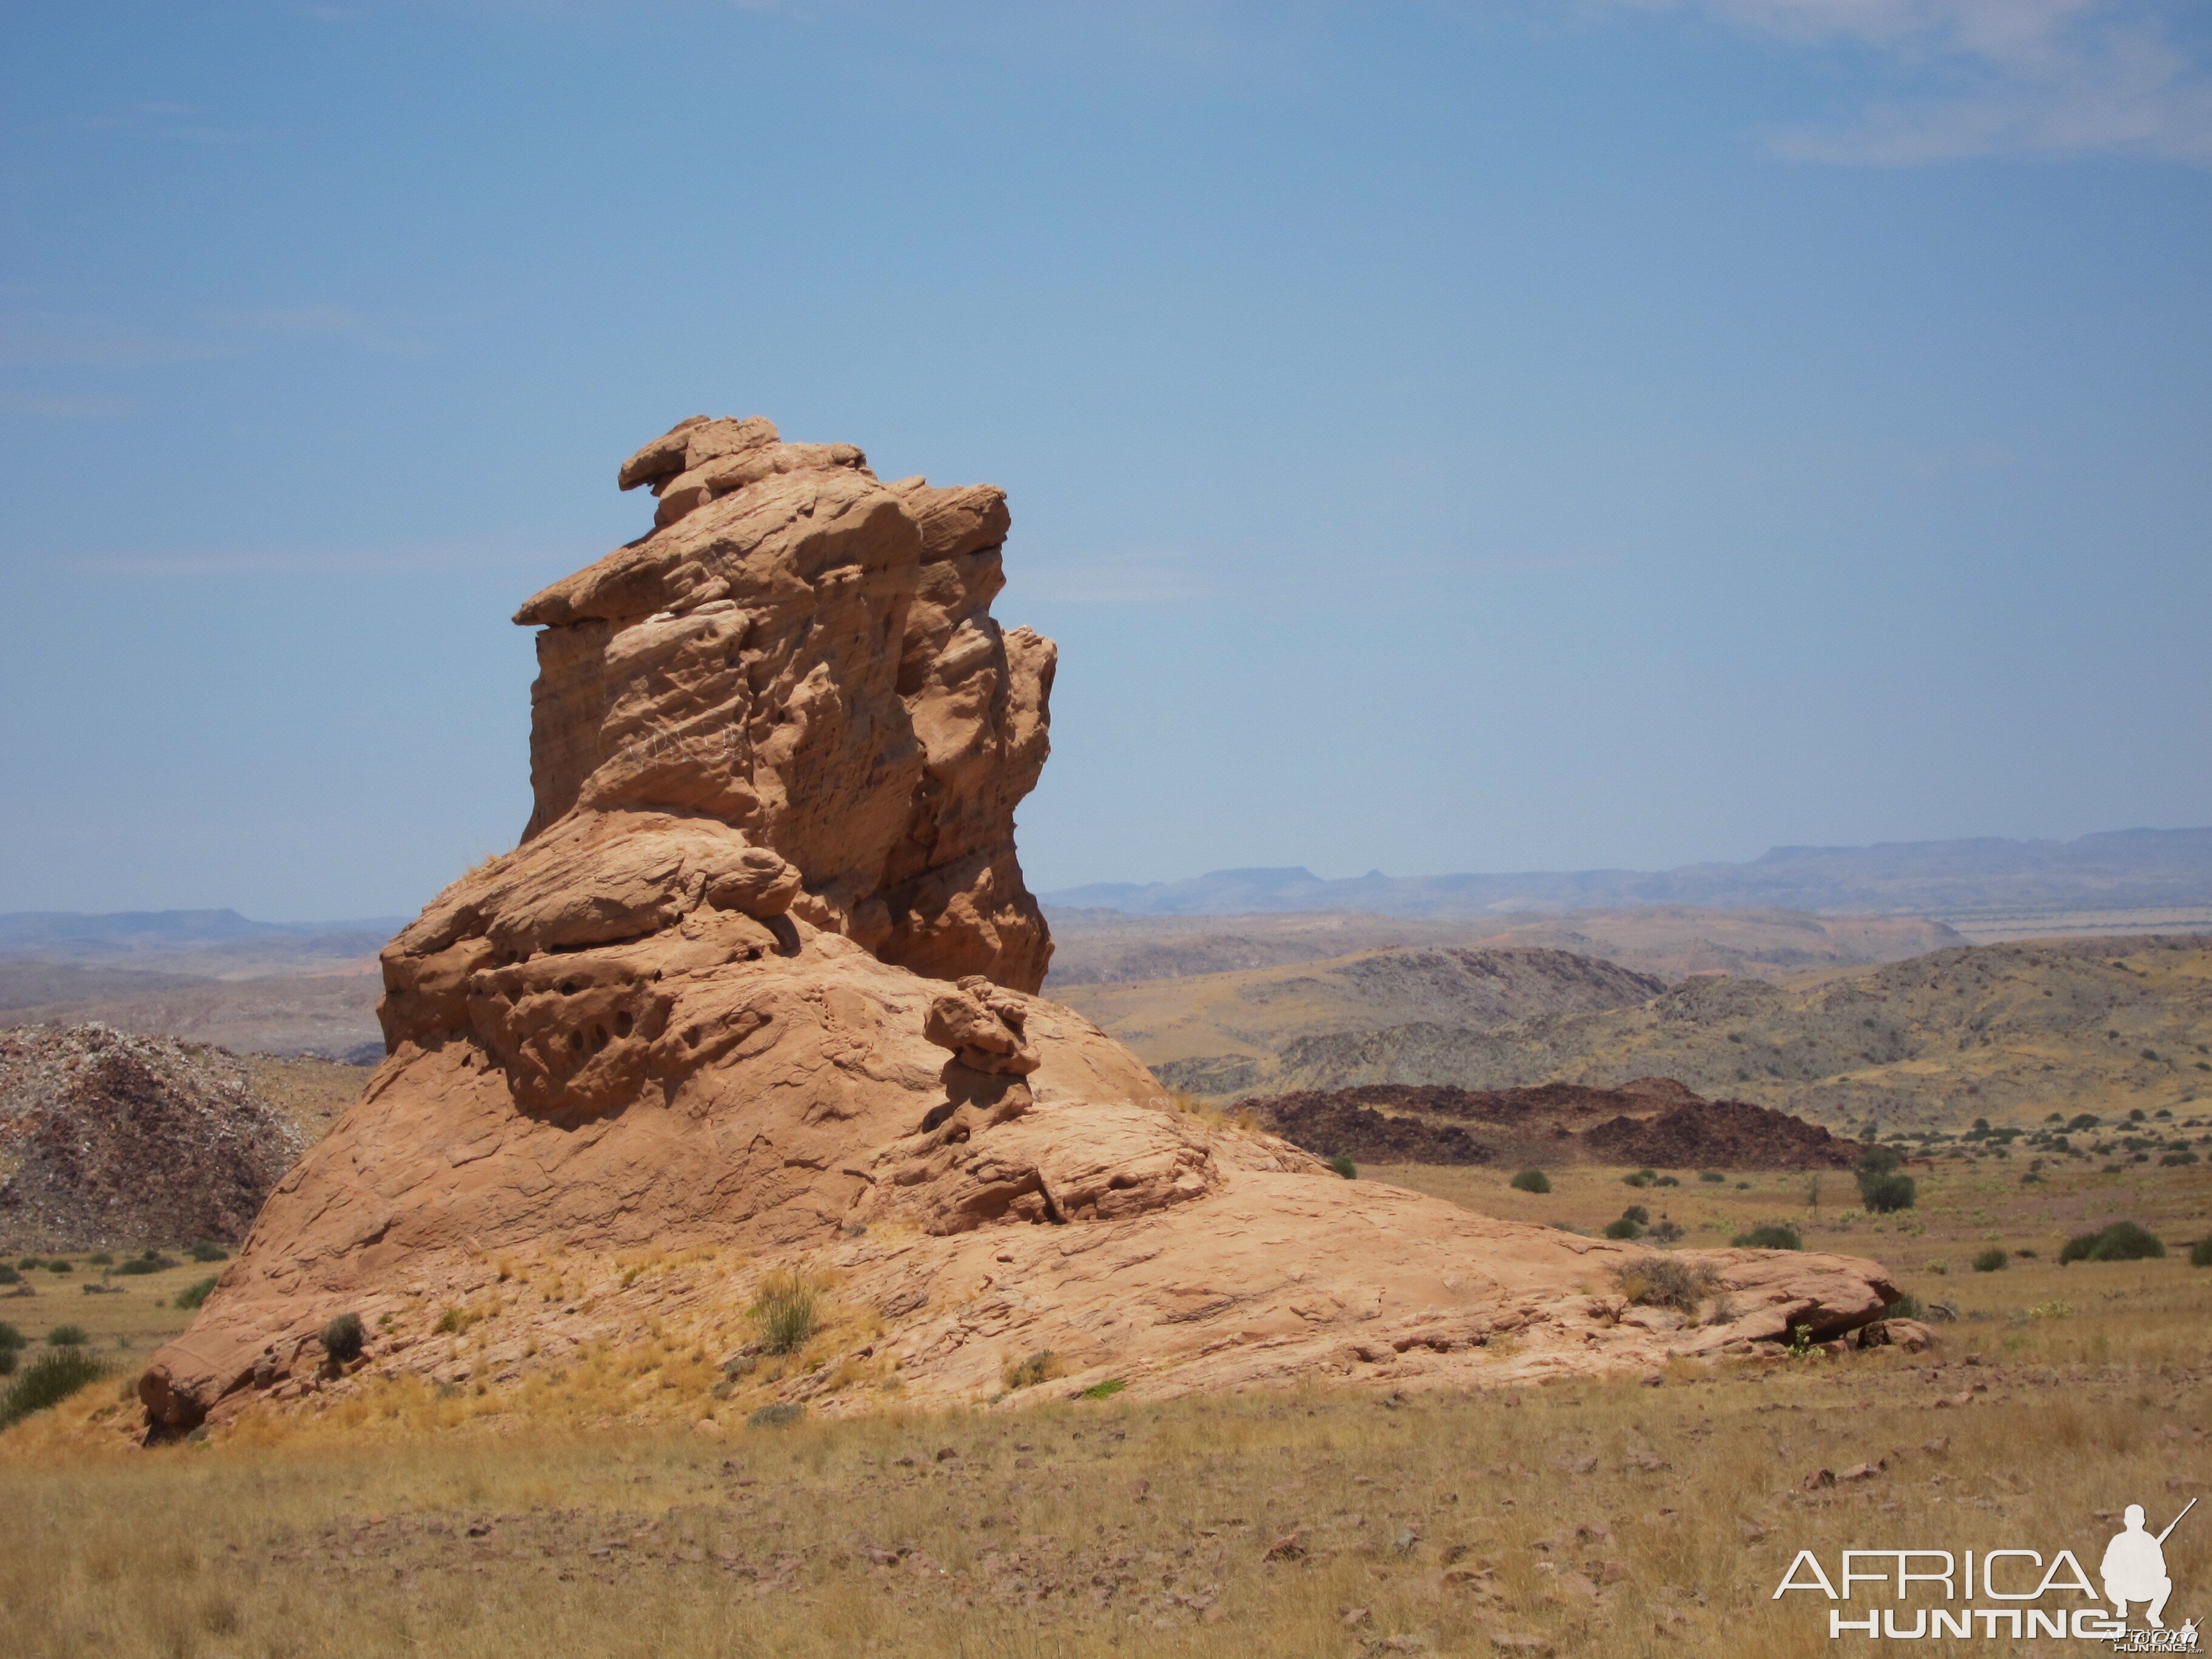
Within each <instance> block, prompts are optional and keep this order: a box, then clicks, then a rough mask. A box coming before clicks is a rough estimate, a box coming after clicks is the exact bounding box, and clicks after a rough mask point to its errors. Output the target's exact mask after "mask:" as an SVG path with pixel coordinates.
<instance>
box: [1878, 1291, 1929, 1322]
mask: <svg viewBox="0 0 2212 1659" xmlns="http://www.w3.org/2000/svg"><path fill="white" fill-rule="evenodd" d="M1881 1316H1882V1317H1883V1318H1884V1319H1925V1318H1926V1317H1927V1316H1928V1310H1927V1308H1926V1307H1925V1306H1924V1305H1923V1304H1922V1302H1921V1300H1920V1298H1919V1297H1917V1296H1915V1295H1913V1293H1912V1292H1911V1291H1906V1292H1905V1294H1904V1295H1903V1296H1900V1297H1898V1298H1897V1300H1896V1301H1894V1302H1893V1303H1891V1304H1889V1306H1887V1308H1885V1309H1883V1310H1882V1312H1881Z"/></svg>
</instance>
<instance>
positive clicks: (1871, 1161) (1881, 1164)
mask: <svg viewBox="0 0 2212 1659" xmlns="http://www.w3.org/2000/svg"><path fill="white" fill-rule="evenodd" d="M1974 1127H1975V1128H1976V1129H1978V1130H1981V1131H1983V1132H1984V1133H1986V1132H1987V1131H1988V1129H1989V1127H1990V1124H1989V1120H1988V1119H1987V1118H1980V1117H1978V1118H1976V1119H1975V1120H1974ZM1904 1162H1905V1154H1904V1153H1902V1152H1899V1151H1898V1150H1897V1148H1896V1147H1894V1146H1869V1147H1868V1148H1867V1149H1866V1151H1865V1152H1862V1153H1860V1154H1859V1170H1858V1172H1859V1173H1860V1174H1861V1175H1863V1176H1883V1175H1887V1174H1888V1173H1889V1172H1890V1171H1891V1170H1894V1169H1896V1168H1897V1167H1898V1166H1899V1164H1903V1163H1904Z"/></svg>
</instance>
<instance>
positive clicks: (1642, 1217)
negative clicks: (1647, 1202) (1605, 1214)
mask: <svg viewBox="0 0 2212 1659" xmlns="http://www.w3.org/2000/svg"><path fill="white" fill-rule="evenodd" d="M1620 1218H1621V1219H1622V1220H1624V1221H1633V1222H1634V1223H1635V1224H1636V1225H1638V1226H1639V1227H1641V1226H1644V1225H1647V1224H1649V1223H1650V1219H1651V1212H1650V1211H1649V1210H1647V1209H1645V1208H1644V1206H1642V1205H1641V1204H1632V1205H1630V1206H1628V1207H1627V1208H1626V1209H1625V1210H1623V1211H1622V1212H1620Z"/></svg>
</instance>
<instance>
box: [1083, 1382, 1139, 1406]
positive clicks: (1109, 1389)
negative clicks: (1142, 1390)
mask: <svg viewBox="0 0 2212 1659" xmlns="http://www.w3.org/2000/svg"><path fill="white" fill-rule="evenodd" d="M1128 1386H1129V1385H1128V1384H1127V1383H1125V1382H1123V1381H1122V1380H1121V1378H1120V1377H1118V1376H1109V1377H1108V1378H1107V1379H1106V1380H1105V1381H1104V1382H1103V1383H1092V1384H1091V1386H1090V1387H1089V1388H1087V1389H1084V1390H1083V1395H1082V1397H1083V1398H1084V1399H1085V1400H1111V1399H1112V1398H1113V1397H1114V1396H1115V1395H1117V1394H1119V1393H1121V1390H1122V1389H1126V1388H1127V1387H1128Z"/></svg>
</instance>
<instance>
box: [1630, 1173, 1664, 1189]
mask: <svg viewBox="0 0 2212 1659" xmlns="http://www.w3.org/2000/svg"><path fill="white" fill-rule="evenodd" d="M1658 1179H1659V1171H1658V1170H1638V1171H1637V1172H1636V1173H1635V1174H1634V1175H1625V1176H1621V1180H1622V1182H1625V1183H1626V1184H1627V1185H1628V1186H1631V1187H1650V1186H1652V1185H1654V1184H1655V1183H1656V1182H1657V1181H1658Z"/></svg>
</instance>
